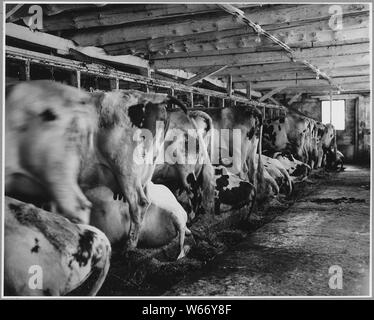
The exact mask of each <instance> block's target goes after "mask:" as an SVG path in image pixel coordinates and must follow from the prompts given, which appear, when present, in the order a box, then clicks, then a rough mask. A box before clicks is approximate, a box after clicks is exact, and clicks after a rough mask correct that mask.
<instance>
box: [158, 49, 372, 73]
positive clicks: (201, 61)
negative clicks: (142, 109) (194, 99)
mask: <svg viewBox="0 0 374 320" xmlns="http://www.w3.org/2000/svg"><path fill="white" fill-rule="evenodd" d="M240 51H244V50H236V52H235V50H232V51H230V53H227V52H226V53H225V54H222V53H221V52H220V51H212V52H209V53H208V52H204V53H199V54H191V56H190V55H188V54H183V55H181V54H178V55H177V57H176V56H175V55H174V54H173V55H166V56H156V57H152V60H151V63H153V65H154V67H155V68H156V69H167V68H169V69H173V68H174V69H180V68H182V69H185V68H198V67H204V66H207V65H230V66H242V65H256V64H265V63H272V64H273V63H282V62H290V57H289V54H288V53H287V52H284V51H270V52H254V53H237V52H240ZM369 52H370V45H369V43H364V44H362V43H361V44H349V45H340V46H331V47H319V48H307V49H303V50H295V56H296V57H297V60H300V61H303V60H304V59H309V60H310V61H311V62H312V63H313V62H315V61H318V60H319V58H320V57H330V59H331V57H335V56H339V55H350V54H357V53H369Z"/></svg>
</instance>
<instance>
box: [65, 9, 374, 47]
mask: <svg viewBox="0 0 374 320" xmlns="http://www.w3.org/2000/svg"><path fill="white" fill-rule="evenodd" d="M341 7H342V9H343V12H344V13H345V14H349V13H352V12H363V11H369V5H368V4H365V5H362V4H357V5H343V4H342V5H341ZM329 8H330V6H329V5H321V4H315V5H297V6H296V5H275V6H269V7H267V8H256V7H255V8H249V9H245V10H244V12H245V13H247V14H250V15H251V18H252V19H253V20H254V21H256V22H258V23H259V24H260V25H263V26H266V25H268V24H274V21H277V22H278V24H281V23H284V24H285V25H286V24H290V23H291V22H293V21H303V20H308V19H312V18H313V19H322V18H325V17H328V19H329V18H330V17H331V14H330V13H329ZM123 21H126V20H124V19H123V20H122V24H123ZM144 21H146V20H144ZM304 23H305V22H304ZM278 27H279V26H278ZM237 28H238V24H237V22H236V21H234V20H233V19H232V17H231V16H225V14H224V13H223V14H220V13H217V14H212V15H209V16H206V15H202V16H196V17H192V18H186V19H174V20H172V21H170V22H168V23H165V21H163V20H162V19H160V21H158V22H157V23H150V24H148V25H147V24H144V25H143V24H142V26H141V27H140V26H139V25H137V24H136V23H135V24H129V25H119V26H116V27H111V28H107V27H106V28H105V27H104V28H101V29H96V28H95V29H91V30H90V29H88V30H85V29H82V30H81V31H78V32H74V33H72V34H71V37H72V39H73V40H74V41H76V42H77V43H79V44H80V45H84V46H86V45H94V46H104V45H108V44H111V43H119V42H129V41H135V40H142V39H143V40H147V39H155V38H159V37H175V36H187V35H192V34H193V35H195V36H196V35H197V34H199V33H205V32H218V31H222V30H228V29H237Z"/></svg>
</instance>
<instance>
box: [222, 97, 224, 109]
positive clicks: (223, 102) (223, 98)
mask: <svg viewBox="0 0 374 320" xmlns="http://www.w3.org/2000/svg"><path fill="white" fill-rule="evenodd" d="M224 107H225V98H223V99H222V108H224Z"/></svg>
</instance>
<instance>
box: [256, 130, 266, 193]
mask: <svg viewBox="0 0 374 320" xmlns="http://www.w3.org/2000/svg"><path fill="white" fill-rule="evenodd" d="M262 127H263V125H261V126H260V134H259V140H258V147H257V148H258V163H257V177H256V184H255V186H256V189H257V191H258V190H259V186H262V185H263V183H264V180H265V174H264V164H263V163H262V158H261V153H262Z"/></svg>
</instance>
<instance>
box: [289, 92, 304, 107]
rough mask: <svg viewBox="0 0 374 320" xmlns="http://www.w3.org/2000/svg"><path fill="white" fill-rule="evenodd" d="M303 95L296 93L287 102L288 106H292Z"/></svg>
mask: <svg viewBox="0 0 374 320" xmlns="http://www.w3.org/2000/svg"><path fill="white" fill-rule="evenodd" d="M302 94H303V93H302V92H298V93H296V94H295V95H294V96H293V97H292V98H291V99H290V100H289V101H288V104H289V105H291V104H293V103H294V102H296V101H297V100H298V99H299V98H300V96H301V95H302Z"/></svg>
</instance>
